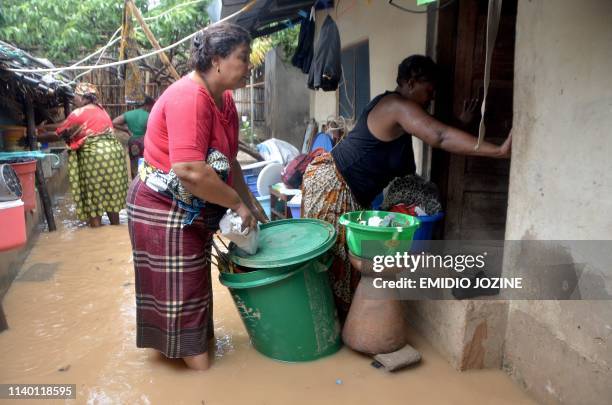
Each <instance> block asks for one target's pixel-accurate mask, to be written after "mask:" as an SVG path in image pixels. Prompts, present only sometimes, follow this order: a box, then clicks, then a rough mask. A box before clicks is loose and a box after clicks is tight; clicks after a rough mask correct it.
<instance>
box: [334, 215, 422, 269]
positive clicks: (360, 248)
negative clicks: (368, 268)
mask: <svg viewBox="0 0 612 405" xmlns="http://www.w3.org/2000/svg"><path fill="white" fill-rule="evenodd" d="M389 214H393V215H394V216H395V220H394V222H397V223H399V224H400V226H392V227H382V226H368V225H361V224H360V223H359V222H360V221H366V223H367V222H368V219H370V218H373V217H379V218H384V217H385V216H387V215H389ZM339 223H340V224H341V225H344V226H346V243H347V245H348V248H349V251H350V252H351V253H353V254H354V255H355V256H359V257H363V258H368V259H371V258H373V257H374V256H377V255H394V254H395V253H397V252H400V253H403V252H408V251H410V246H411V245H412V237H413V236H414V233H415V232H416V230H417V229H418V228H419V226H420V222H419V220H418V219H417V218H415V217H413V216H410V215H406V214H401V213H398V212H387V211H353V212H347V213H345V214H343V215H342V216H341V217H340V219H339Z"/></svg>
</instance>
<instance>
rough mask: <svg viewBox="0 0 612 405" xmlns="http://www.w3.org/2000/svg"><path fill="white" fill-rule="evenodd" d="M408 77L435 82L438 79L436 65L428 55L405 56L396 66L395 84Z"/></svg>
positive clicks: (408, 78) (399, 84)
mask: <svg viewBox="0 0 612 405" xmlns="http://www.w3.org/2000/svg"><path fill="white" fill-rule="evenodd" d="M410 79H414V80H416V81H423V82H431V83H436V82H437V81H438V66H437V65H436V62H434V61H433V60H432V59H431V58H430V57H429V56H423V55H412V56H409V57H407V58H406V59H404V60H403V61H402V63H400V64H399V66H398V67H397V85H398V86H401V85H402V82H404V81H405V82H407V81H408V80H410Z"/></svg>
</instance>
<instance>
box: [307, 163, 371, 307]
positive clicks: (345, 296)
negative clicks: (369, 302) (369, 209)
mask: <svg viewBox="0 0 612 405" xmlns="http://www.w3.org/2000/svg"><path fill="white" fill-rule="evenodd" d="M362 209H363V208H362V207H361V206H360V205H359V203H358V202H357V200H355V197H354V196H353V194H352V193H351V190H350V189H349V187H348V185H347V184H346V181H345V180H344V178H342V175H341V174H340V173H339V172H338V169H337V168H336V164H335V163H334V160H333V158H332V156H331V154H329V153H325V154H323V155H320V156H317V157H316V158H315V159H314V160H313V161H312V162H311V163H310V165H309V166H308V168H307V169H306V172H305V173H304V180H303V185H302V216H303V217H304V218H317V219H321V220H323V221H326V222H329V223H330V224H332V225H333V226H334V228H335V229H336V232H337V233H338V238H337V240H336V245H335V246H334V248H333V249H334V255H335V258H334V262H333V264H332V268H331V270H330V272H329V276H330V281H331V285H332V289H333V292H334V297H335V299H336V307H337V309H338V314H339V316H340V318H341V319H344V318H345V317H346V315H347V313H348V310H349V308H350V306H351V301H352V298H353V294H354V293H355V289H356V288H357V284H358V283H359V279H360V273H359V272H357V271H355V270H353V269H352V266H351V263H350V261H349V257H348V253H347V248H346V229H345V227H344V226H340V225H339V224H338V219H339V218H340V216H341V215H342V214H344V213H345V212H350V211H359V210H362Z"/></svg>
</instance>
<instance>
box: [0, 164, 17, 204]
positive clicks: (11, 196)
mask: <svg viewBox="0 0 612 405" xmlns="http://www.w3.org/2000/svg"><path fill="white" fill-rule="evenodd" d="M21 195H22V191H21V182H20V181H19V177H17V173H15V170H14V169H13V168H12V167H11V165H9V164H0V201H14V200H18V199H20V198H21Z"/></svg>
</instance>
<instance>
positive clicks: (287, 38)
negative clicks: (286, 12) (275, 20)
mask: <svg viewBox="0 0 612 405" xmlns="http://www.w3.org/2000/svg"><path fill="white" fill-rule="evenodd" d="M299 35H300V26H299V25H294V26H293V27H291V28H286V29H284V30H282V31H278V32H275V33H274V34H272V35H270V39H271V40H272V45H273V47H275V48H276V47H279V48H281V49H282V50H283V53H284V58H285V61H288V60H289V59H291V57H292V56H293V54H294V53H295V48H297V43H298V38H299Z"/></svg>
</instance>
